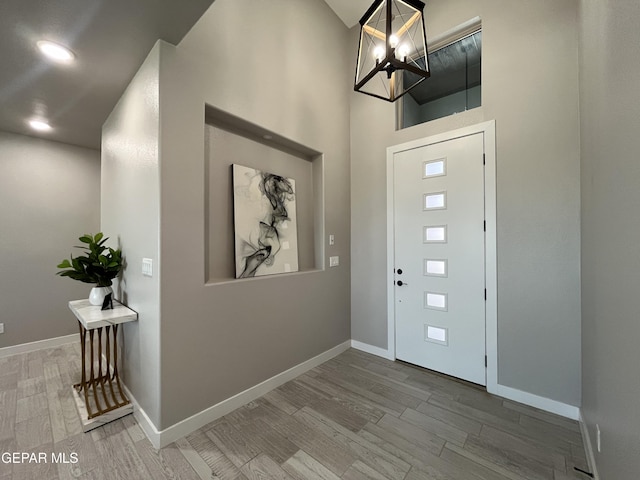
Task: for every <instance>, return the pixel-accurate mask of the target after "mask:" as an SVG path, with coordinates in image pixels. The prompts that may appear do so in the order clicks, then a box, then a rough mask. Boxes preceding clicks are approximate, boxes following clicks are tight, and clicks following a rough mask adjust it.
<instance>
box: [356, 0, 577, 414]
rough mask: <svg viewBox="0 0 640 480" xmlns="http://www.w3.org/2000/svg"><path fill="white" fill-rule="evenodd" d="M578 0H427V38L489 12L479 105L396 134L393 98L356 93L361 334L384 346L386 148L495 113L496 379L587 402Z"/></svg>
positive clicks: (359, 336)
mask: <svg viewBox="0 0 640 480" xmlns="http://www.w3.org/2000/svg"><path fill="white" fill-rule="evenodd" d="M577 4H578V3H577V0H576V1H573V0H568V1H562V2H558V1H555V0H542V1H536V2H506V1H503V0H480V1H470V0H464V1H459V2H446V1H444V0H433V1H431V2H429V3H428V4H427V8H426V14H427V36H429V37H435V36H437V35H440V34H442V33H444V32H445V31H447V30H449V29H451V28H453V27H455V26H457V25H459V24H461V23H463V22H465V21H467V20H469V19H470V18H473V17H474V16H480V17H481V18H482V29H483V31H482V37H483V52H482V56H483V58H482V105H483V106H482V107H480V108H477V109H473V110H470V111H468V112H464V113H460V114H457V115H454V116H452V117H448V118H443V119H438V120H434V121H432V122H429V123H427V124H423V125H418V126H415V127H411V128H408V129H406V130H403V131H399V132H396V131H395V129H394V118H395V115H394V107H393V105H390V104H387V103H385V102H381V101H379V100H376V99H372V98H369V97H367V96H365V95H361V94H357V93H353V94H352V97H351V155H352V156H351V160H352V164H351V176H352V179H353V181H352V184H351V202H352V203H351V209H352V210H351V215H352V221H351V229H352V252H351V253H352V267H351V268H352V284H351V288H352V300H351V317H352V324H351V328H352V338H353V339H354V340H358V341H361V342H364V343H368V344H370V345H374V346H377V347H381V348H386V347H387V335H386V334H387V330H386V329H387V327H386V322H387V319H386V312H387V305H386V287H387V286H386V252H387V245H386V195H385V190H386V178H385V175H386V148H387V147H388V146H391V145H396V144H399V143H403V142H407V141H410V140H414V139H418V138H423V137H426V136H429V135H433V134H437V133H442V132H445V131H448V130H452V129H455V128H459V127H462V126H467V125H472V124H475V123H479V122H482V121H485V120H491V119H495V120H496V131H497V133H496V137H497V199H498V205H497V215H498V218H497V221H498V227H497V228H498V232H497V240H498V381H499V383H500V384H502V385H506V386H509V387H512V388H516V389H519V390H523V391H526V392H530V393H534V394H536V395H539V396H542V397H546V398H550V399H554V400H557V401H560V402H564V403H567V404H570V405H579V404H580V237H579V235H580V224H579V220H580V217H579V215H580V206H579V205H580V204H579V202H580V186H579V178H580V177H579V175H580V172H579V109H578V91H577V88H576V86H577V85H578V65H577V62H578V45H577V36H578V35H577V33H578V32H577V29H578V23H577ZM351 45H352V54H353V55H354V57H355V52H356V50H357V31H356V29H353V30H352V36H351ZM353 62H354V64H355V58H353Z"/></svg>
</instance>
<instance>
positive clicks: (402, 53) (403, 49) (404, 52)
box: [398, 45, 409, 62]
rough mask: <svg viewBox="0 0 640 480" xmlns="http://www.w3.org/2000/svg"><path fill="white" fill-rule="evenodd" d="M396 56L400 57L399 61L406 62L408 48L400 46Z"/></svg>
mask: <svg viewBox="0 0 640 480" xmlns="http://www.w3.org/2000/svg"><path fill="white" fill-rule="evenodd" d="M398 55H399V56H400V60H402V61H403V62H406V61H407V57H408V56H409V46H408V45H401V46H400V48H398Z"/></svg>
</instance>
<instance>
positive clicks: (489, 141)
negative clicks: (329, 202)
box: [387, 120, 499, 393]
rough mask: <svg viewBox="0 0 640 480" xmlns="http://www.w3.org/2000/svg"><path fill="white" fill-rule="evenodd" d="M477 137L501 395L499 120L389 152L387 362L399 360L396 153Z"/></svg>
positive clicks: (489, 337)
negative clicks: (481, 137)
mask: <svg viewBox="0 0 640 480" xmlns="http://www.w3.org/2000/svg"><path fill="white" fill-rule="evenodd" d="M476 133H483V134H484V154H485V168H484V204H485V220H486V222H487V231H486V235H485V285H486V288H487V301H486V303H485V315H486V339H485V341H486V349H487V378H486V380H487V391H488V392H489V393H497V391H498V390H499V389H498V273H497V265H498V264H497V252H496V247H497V240H496V236H497V230H496V124H495V120H490V121H487V122H483V123H479V124H477V125H472V126H469V127H464V128H460V129H457V130H452V131H450V132H445V133H441V134H438V135H433V136H430V137H426V138H421V139H418V140H413V141H411V142H407V143H402V144H400V145H394V146H391V147H388V148H387V352H388V356H387V358H391V359H393V360H395V358H396V339H395V337H396V333H395V289H394V274H393V269H394V266H395V259H394V252H395V240H394V223H395V218H394V208H393V198H394V175H393V157H394V155H395V154H396V153H399V152H402V151H405V150H413V149H416V148H421V147H425V146H427V145H433V144H435V143H441V142H446V141H448V140H453V139H455V138H460V137H466V136H469V135H474V134H476Z"/></svg>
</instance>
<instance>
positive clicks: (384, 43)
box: [354, 0, 430, 102]
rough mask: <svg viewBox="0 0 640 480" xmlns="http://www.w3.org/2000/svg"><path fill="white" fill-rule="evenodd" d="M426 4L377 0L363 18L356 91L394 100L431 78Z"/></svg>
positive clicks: (413, 1)
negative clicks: (425, 21)
mask: <svg viewBox="0 0 640 480" xmlns="http://www.w3.org/2000/svg"><path fill="white" fill-rule="evenodd" d="M424 6H425V5H424V3H423V2H421V1H420V0H376V1H375V2H373V4H372V5H371V6H370V7H369V10H367V12H366V13H365V14H364V16H363V17H362V18H361V19H360V46H359V48H358V62H357V67H356V79H355V84H354V90H355V91H356V92H362V93H366V94H367V95H371V96H374V97H377V98H381V99H383V100H387V101H389V102H394V101H396V100H397V99H398V98H400V97H401V96H402V95H404V94H405V93H407V92H408V91H409V90H411V89H412V88H413V87H415V86H416V85H417V84H418V83H420V82H422V81H423V80H425V79H426V78H428V77H429V75H430V73H429V62H428V60H427V36H426V32H425V26H424V15H423V12H424Z"/></svg>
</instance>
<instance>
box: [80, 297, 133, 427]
mask: <svg viewBox="0 0 640 480" xmlns="http://www.w3.org/2000/svg"><path fill="white" fill-rule="evenodd" d="M69 308H70V309H71V311H72V312H73V314H74V315H75V316H76V318H77V319H78V326H79V328H80V346H81V350H82V378H81V380H80V383H76V384H75V385H74V386H73V388H74V391H75V398H76V405H77V407H78V413H79V414H80V420H81V422H82V430H83V431H84V432H88V431H89V430H92V429H94V428H97V427H99V426H101V425H104V424H105V423H108V422H111V421H113V420H116V419H118V418H120V417H123V416H125V415H128V414H129V413H132V412H133V405H131V402H130V401H129V399H128V398H127V396H126V395H125V393H124V389H123V388H122V385H121V383H120V376H119V375H118V326H119V325H120V324H121V323H126V322H133V321H135V320H137V319H138V314H137V313H136V312H134V311H133V310H131V309H130V308H128V307H126V306H124V305H122V304H121V303H119V302H117V301H116V300H114V301H113V309H110V310H101V307H100V305H91V303H89V300H74V301H71V302H69ZM87 337H88V340H89V342H88V345H87ZM103 357H104V359H103Z"/></svg>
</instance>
